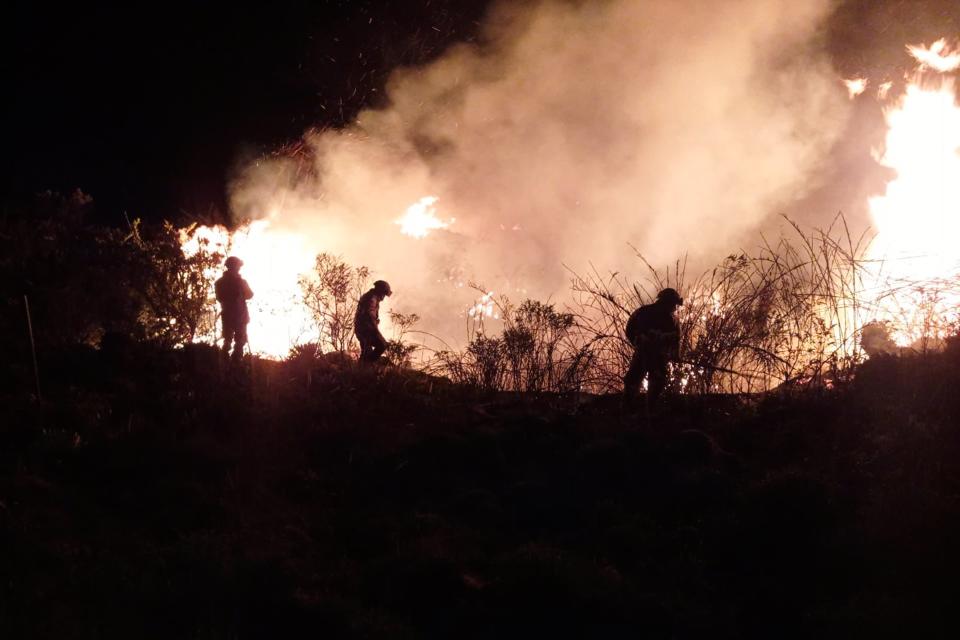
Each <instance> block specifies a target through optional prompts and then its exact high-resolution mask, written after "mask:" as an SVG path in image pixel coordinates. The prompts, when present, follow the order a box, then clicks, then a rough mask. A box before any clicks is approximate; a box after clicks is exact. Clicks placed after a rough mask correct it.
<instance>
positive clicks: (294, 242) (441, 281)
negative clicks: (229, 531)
mask: <svg viewBox="0 0 960 640" xmlns="http://www.w3.org/2000/svg"><path fill="white" fill-rule="evenodd" d="M908 51H909V53H910V55H912V56H913V58H914V59H915V60H916V61H917V64H918V67H917V68H916V69H915V70H914V71H913V72H912V73H911V74H910V75H909V76H908V77H907V78H906V79H905V82H904V83H903V85H900V84H895V83H894V82H891V81H888V80H886V79H884V81H883V82H880V83H877V84H876V86H874V85H873V81H872V80H869V79H866V78H858V79H854V80H846V81H844V82H843V83H838V84H837V90H838V92H842V91H843V89H842V87H843V86H844V84H845V86H846V90H847V92H848V95H849V98H850V99H855V98H856V99H862V98H858V96H862V97H863V98H866V97H868V96H874V97H875V98H876V99H877V100H880V101H881V102H883V103H884V105H885V106H884V114H885V119H886V124H887V127H888V131H887V134H886V143H885V145H884V147H883V149H881V150H878V151H877V152H876V159H877V161H878V162H880V163H881V164H882V165H884V166H886V167H889V168H890V169H892V170H893V171H894V173H895V175H894V177H893V178H892V179H891V180H890V182H889V184H888V185H887V187H886V191H885V193H883V194H882V195H878V196H876V197H873V198H871V199H870V200H869V203H868V204H869V211H870V215H871V217H872V227H873V231H874V233H875V236H874V237H873V239H872V241H871V242H870V243H869V244H868V245H867V246H866V248H865V249H864V251H863V253H862V254H861V255H858V256H856V257H857V258H858V259H859V260H862V261H863V264H864V265H866V267H865V274H866V275H865V276H864V278H863V280H862V281H861V283H860V288H859V289H858V290H857V291H856V292H855V296H856V297H857V299H858V300H857V304H858V305H861V307H862V308H865V309H866V308H869V309H870V311H869V313H863V312H859V311H858V312H857V314H856V319H855V323H856V324H857V325H858V326H856V327H854V332H859V331H860V330H862V328H863V326H864V325H865V324H866V323H867V322H873V323H875V324H877V323H879V324H882V325H883V326H885V327H886V331H888V333H889V335H890V336H891V337H892V339H893V341H894V342H895V343H896V344H898V345H900V346H907V345H910V344H911V343H913V342H915V341H916V340H917V339H918V338H921V337H924V336H926V337H935V338H940V337H942V334H943V332H944V331H945V329H944V327H946V325H947V324H948V322H947V320H948V319H949V318H950V317H951V316H950V314H951V312H952V309H953V308H954V307H955V306H956V305H957V303H958V300H957V299H956V297H955V296H954V295H953V294H951V293H950V292H949V290H948V289H949V287H948V286H947V285H946V283H948V282H949V281H950V279H951V278H953V277H955V275H956V269H957V266H958V263H960V242H958V238H960V107H958V105H957V96H956V87H955V83H954V78H953V75H952V73H953V72H954V71H956V70H957V69H958V67H960V52H958V51H957V50H956V49H954V48H952V47H951V46H950V44H949V43H948V42H947V41H946V40H941V41H938V42H936V43H934V44H932V45H930V46H920V45H911V46H909V47H908ZM381 125H382V123H381ZM322 144H323V145H326V146H324V147H323V148H324V149H327V147H329V146H330V143H329V142H323V143H322ZM337 144H340V143H339V142H338V143H337ZM351 144H353V143H352V142H351ZM724 144H725V143H724ZM378 161H379V160H378ZM345 170H346V168H343V169H340V171H345ZM365 170H366V169H365ZM705 170H706V171H708V172H709V171H710V170H711V169H709V168H708V169H705ZM371 171H372V169H371ZM330 172H331V173H334V174H336V173H337V170H330ZM349 180H350V179H349V178H347V181H349ZM368 180H369V176H363V177H358V178H357V184H361V185H365V184H366V183H367V181H368ZM411 183H412V184H414V185H419V188H420V189H421V190H420V193H419V194H415V193H412V192H411V188H417V187H411V186H410V185H411ZM741 186H742V185H741ZM568 187H569V185H558V186H557V187H556V188H557V189H558V190H560V191H563V190H564V189H568ZM459 188H460V190H461V191H464V190H467V191H469V189H467V188H466V187H464V186H463V185H460V187H459ZM431 191H432V189H431V187H430V180H429V177H428V176H426V175H425V173H424V172H417V174H416V178H415V179H413V180H406V181H405V184H404V186H403V188H402V189H395V190H394V191H391V193H390V196H389V197H388V198H386V201H387V202H391V203H394V208H392V209H390V208H386V209H383V210H380V211H379V212H378V213H377V214H376V215H375V216H372V215H371V214H370V213H369V211H368V208H367V207H365V206H364V205H363V204H361V203H358V202H357V201H356V197H357V194H356V193H351V194H350V195H351V197H350V198H342V199H343V200H344V201H345V202H348V203H349V202H353V203H354V206H356V207H357V212H354V211H351V210H349V207H348V206H347V207H346V210H345V212H344V213H343V215H342V216H341V219H340V221H339V222H338V225H339V226H338V227H337V228H336V230H335V231H330V232H329V233H330V234H331V235H330V236H329V237H336V238H338V239H342V238H344V237H349V236H351V235H362V234H366V233H369V234H372V238H373V239H372V240H371V243H372V244H375V245H377V246H374V247H373V248H372V249H371V251H370V252H369V253H368V254H367V255H368V256H377V255H378V253H377V252H378V251H379V250H380V249H379V248H378V247H380V248H384V247H391V250H393V249H395V248H396V247H402V251H403V252H406V255H407V258H404V259H403V260H406V261H411V262H416V263H417V264H418V265H419V266H418V268H420V269H421V270H432V272H431V276H430V277H431V278H432V279H431V280H430V282H433V283H435V284H436V286H437V287H438V289H439V291H438V293H437V294H435V296H434V298H443V297H451V298H453V296H452V295H451V294H449V292H450V291H459V292H460V293H459V294H458V295H457V296H456V297H455V299H453V301H452V302H450V303H449V304H446V305H445V306H443V305H440V306H436V307H433V308H432V309H431V310H436V309H442V313H444V314H447V315H449V316H451V317H445V318H444V320H443V322H434V321H433V320H432V319H431V318H430V317H429V316H428V315H427V314H426V313H423V311H422V310H420V309H413V310H416V311H418V312H420V313H421V316H422V317H423V320H424V324H425V326H426V327H425V328H427V329H430V330H434V327H443V328H448V327H450V326H456V324H457V323H470V322H471V321H475V320H476V319H478V318H480V319H482V318H488V319H491V320H498V319H499V310H498V308H497V307H496V305H495V302H494V300H495V299H494V294H493V293H492V292H488V291H487V289H486V288H480V287H479V286H476V287H475V289H476V290H474V289H471V287H469V286H466V285H467V284H468V281H474V280H475V281H477V282H480V281H483V280H484V278H485V277H486V276H488V275H489V276H490V277H493V278H495V279H496V281H497V282H499V283H506V286H505V288H506V289H507V291H509V292H518V291H524V292H525V291H526V287H527V283H526V282H525V281H524V276H523V274H519V273H516V272H510V271H509V270H507V269H506V268H504V269H505V270H504V271H502V272H500V273H486V272H482V271H481V272H479V273H477V271H476V270H473V271H471V272H470V273H465V270H464V266H463V263H460V262H458V259H457V258H458V256H459V255H461V254H466V253H467V252H468V250H467V249H465V248H464V247H465V246H467V243H468V242H469V243H471V244H470V248H469V251H470V252H473V254H474V255H476V253H477V252H480V251H483V249H484V247H492V246H494V245H493V243H494V242H496V243H498V244H497V246H498V249H497V250H496V252H495V255H496V256H497V257H496V258H493V259H491V260H489V261H487V262H485V263H484V264H486V265H487V266H488V267H489V265H491V264H499V263H501V262H502V263H504V264H506V263H508V262H509V261H510V259H511V253H519V252H521V251H526V252H530V251H531V247H537V246H539V245H538V243H539V242H540V240H539V239H538V237H537V236H536V235H535V233H537V232H539V233H541V234H544V236H545V237H546V236H550V235H551V234H553V233H557V234H561V233H563V234H566V235H567V236H570V238H565V240H564V242H565V244H563V245H561V246H565V247H571V246H577V245H576V242H577V240H576V237H577V233H576V232H574V233H573V234H572V235H571V233H570V232H569V230H564V229H566V227H563V228H560V227H557V228H556V229H554V228H552V227H551V226H549V225H548V226H544V225H542V224H540V225H539V226H537V227H536V228H535V229H533V230H528V229H527V228H526V226H525V225H521V224H520V223H519V220H509V219H506V220H505V219H504V218H503V217H500V218H499V219H497V218H494V219H492V220H489V221H487V222H486V228H481V227H480V226H478V224H477V223H476V221H473V222H472V224H471V223H469V222H467V223H461V222H458V220H459V219H461V218H462V217H463V216H462V215H459V214H458V215H457V216H456V217H455V216H454V215H451V214H452V213H455V212H462V211H464V209H463V207H462V204H460V205H459V206H458V203H457V200H456V199H455V198H454V199H452V200H450V202H449V203H448V200H447V198H446V196H445V195H444V194H446V193H449V189H438V192H439V193H440V195H439V196H438V195H434V194H433V193H431ZM570 192H571V193H576V192H575V191H573V190H570ZM288 195H289V194H288V193H287V192H285V193H283V196H282V197H277V196H276V194H272V195H270V196H268V197H267V198H261V199H260V201H261V202H264V201H269V200H270V198H273V199H274V200H275V201H276V202H279V203H280V204H279V205H273V206H271V207H270V208H269V211H268V212H267V213H266V215H263V217H260V218H258V219H256V220H253V221H252V222H247V223H244V224H241V225H240V226H238V227H237V228H236V229H234V230H232V231H230V230H228V229H226V228H225V227H219V226H218V227H204V226H201V227H196V228H193V229H191V230H189V232H185V233H184V235H183V249H184V251H185V252H186V253H188V254H189V253H191V252H195V251H197V250H199V249H200V248H201V246H203V247H206V248H207V249H210V248H212V249H214V250H216V251H218V252H219V253H222V254H223V255H237V256H239V257H241V258H242V259H243V260H244V261H245V263H246V265H247V266H246V267H245V269H244V272H243V273H244V275H245V277H246V278H247V279H248V280H249V282H250V284H251V286H252V288H253V290H254V292H255V298H254V300H253V304H252V313H251V316H252V321H251V327H250V336H251V349H252V351H254V352H255V353H257V354H260V355H263V356H267V357H274V358H280V357H284V356H286V355H287V354H288V353H289V352H290V350H291V348H292V347H294V346H296V345H299V344H305V343H310V342H316V341H317V340H318V331H319V329H318V327H317V323H316V319H315V318H314V316H313V315H312V314H311V312H310V310H309V309H308V307H307V306H306V305H305V304H304V301H303V292H302V288H301V284H300V281H301V279H302V278H303V277H304V276H305V275H308V274H309V273H310V271H311V269H312V267H313V265H314V261H315V257H316V254H317V253H320V252H323V251H331V252H332V253H334V254H335V255H339V254H340V251H339V249H340V246H342V243H341V244H337V245H335V246H330V247H327V246H326V245H325V243H324V236H323V234H318V233H315V232H309V233H308V232H306V231H301V230H298V226H297V225H287V224H284V220H285V216H288V217H290V218H293V217H294V214H288V212H287V209H288V208H289V206H288V202H289V201H288V199H287V196H288ZM503 195H504V194H500V193H498V194H496V198H497V199H500V198H502V197H503ZM324 197H325V196H324ZM563 197H564V198H566V200H565V202H567V204H569V205H570V206H571V207H573V208H574V210H576V207H578V206H580V205H581V203H580V200H579V199H578V198H580V197H584V198H586V197H587V196H576V195H564V196H563ZM401 200H403V201H404V204H403V205H402V206H400V205H398V204H396V203H399V202H400V201H401ZM320 201H323V197H321V198H320V200H318V202H320ZM476 201H477V202H485V203H487V204H488V205H489V203H490V202H492V200H491V199H490V197H488V196H487V195H484V196H483V197H477V200H476ZM601 201H602V200H601ZM758 201H762V199H760V200H758ZM377 202H378V203H381V204H380V205H378V206H382V203H383V202H384V198H382V197H378V198H377ZM461 203H462V200H461ZM681 204H682V203H681ZM441 205H443V206H441ZM318 206H320V205H318ZM322 206H324V207H326V206H327V205H326V204H324V205H322ZM339 206H341V208H343V207H344V206H346V205H342V204H341V205H339ZM293 207H294V208H295V209H296V210H297V213H296V216H297V217H298V219H307V218H309V217H310V213H309V207H310V205H309V203H307V204H306V205H305V204H304V198H302V197H300V198H295V204H294V205H293ZM248 210H249V208H248ZM576 215H580V214H579V213H577V214H576ZM352 216H355V217H356V219H357V220H358V222H357V223H356V226H354V227H351V226H350V223H349V222H344V220H347V221H349V220H350V219H351V217H352ZM320 217H323V216H322V215H319V214H318V218H320ZM361 219H362V220H363V223H360V222H359V220H361ZM372 219H373V220H377V219H378V220H379V223H378V224H379V227H378V228H377V229H376V230H374V231H370V229H369V224H370V221H371V220H372ZM661 224H662V221H659V222H656V223H654V224H652V225H648V228H651V227H652V228H653V229H654V231H656V230H657V229H659V228H660V227H659V226H657V225H661ZM586 233H587V236H585V238H587V237H589V238H593V237H595V236H596V233H597V231H596V230H595V229H591V230H589V231H587V232H586ZM651 233H652V232H651ZM609 235H611V236H615V237H611V238H610V239H609V240H608V241H607V244H605V245H604V246H607V247H609V246H615V245H616V244H617V243H618V242H620V243H623V244H624V245H626V241H628V240H629V239H630V236H629V235H625V236H621V235H618V233H617V231H616V230H611V231H610V234H609ZM349 246H350V247H355V246H356V244H351V245H349ZM642 248H643V247H641V249H642ZM681 249H682V247H681ZM384 250H386V249H384ZM395 253H396V251H394V254H395ZM438 256H439V257H438ZM353 257H354V256H350V255H348V256H345V258H346V259H350V258H353ZM546 257H547V258H550V257H556V258H558V263H562V262H564V258H563V256H551V255H550V254H546ZM574 257H575V258H579V257H580V256H574ZM601 257H602V256H598V258H601ZM659 257H660V255H659V254H655V258H659ZM441 258H442V259H441ZM543 258H544V256H539V255H536V254H532V255H531V256H530V261H531V262H534V263H536V262H537V261H540V260H542V259H543ZM365 260H366V259H365V258H362V257H361V259H360V261H359V262H358V263H359V264H363V263H364V262H365ZM403 260H401V261H399V262H398V260H393V261H392V263H391V264H392V265H394V266H393V268H394V271H392V272H390V273H384V272H383V271H380V270H378V269H377V266H376V265H371V266H372V267H373V272H372V273H371V274H370V275H371V278H370V280H372V279H374V278H376V277H385V278H389V279H391V280H395V279H396V275H395V273H396V265H398V264H403ZM612 267H613V265H611V268H612ZM216 276H217V274H215V273H211V274H209V277H210V279H211V280H212V279H213V278H215V277H216ZM401 276H402V273H401ZM393 284H394V288H395V290H397V291H399V292H401V296H402V292H403V291H404V289H405V287H407V286H410V287H413V286H417V287H422V286H423V281H422V280H421V281H418V282H416V283H412V282H409V283H408V282H403V281H400V282H397V281H394V282H393ZM498 288H499V286H498ZM546 293H547V295H553V294H555V293H557V292H556V291H555V290H553V291H549V290H548V291H546ZM710 295H711V296H713V298H712V299H714V300H717V294H716V293H715V292H713V293H711V294H710ZM423 299H429V296H426V297H424V296H423V295H421V296H420V298H418V301H419V300H423ZM448 302H449V301H448ZM560 303H561V306H562V301H560ZM718 304H720V303H718ZM841 306H845V307H846V303H842V304H841ZM211 307H213V305H211ZM851 308H852V306H851ZM452 316H456V317H455V318H454V317H452ZM934 317H936V318H938V320H937V321H936V322H935V323H934V324H935V325H936V326H933V325H932V324H931V318H934ZM388 325H389V321H388V320H387V321H386V322H385V329H386V330H385V333H388V332H389V326H388ZM441 337H442V338H443V339H447V338H448V336H441ZM216 339H217V336H216V335H212V334H211V335H201V336H197V340H200V341H206V342H213V341H216ZM453 339H454V340H456V337H453Z"/></svg>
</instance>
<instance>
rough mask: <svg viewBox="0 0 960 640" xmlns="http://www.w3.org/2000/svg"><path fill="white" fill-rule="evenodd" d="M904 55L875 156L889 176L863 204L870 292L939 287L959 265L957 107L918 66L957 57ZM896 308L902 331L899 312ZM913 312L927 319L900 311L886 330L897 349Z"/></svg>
mask: <svg viewBox="0 0 960 640" xmlns="http://www.w3.org/2000/svg"><path fill="white" fill-rule="evenodd" d="M910 51H911V53H912V54H913V55H914V56H915V57H916V58H917V60H919V61H920V62H921V63H922V65H921V67H920V71H918V72H917V74H916V75H915V77H914V78H912V80H911V81H910V82H909V83H908V85H907V87H906V92H905V93H904V94H903V96H901V97H900V98H899V99H898V101H897V102H896V103H895V104H894V105H892V107H890V108H888V109H886V111H885V118H886V121H887V124H888V127H889V130H888V132H887V137H886V145H885V148H884V150H883V153H882V155H881V156H880V157H879V158H878V160H879V161H880V162H881V163H882V164H883V165H885V166H887V167H890V168H892V169H894V170H895V171H896V172H897V175H896V177H895V178H894V179H893V180H892V181H891V182H890V183H889V184H888V185H887V189H886V193H885V194H884V195H883V196H880V197H875V198H871V200H870V202H869V204H870V212H871V216H872V218H873V221H874V223H875V225H876V228H877V232H878V233H877V237H876V239H875V241H874V243H873V245H872V246H871V250H870V256H869V257H870V258H872V259H874V260H877V261H879V264H880V266H879V270H878V273H877V275H876V280H877V282H876V286H877V287H878V289H880V288H887V289H888V288H889V287H890V285H891V283H892V284H893V285H894V286H904V285H913V284H916V283H927V284H929V283H932V282H934V281H937V280H938V279H939V280H940V281H941V282H942V279H943V278H945V277H946V276H948V275H950V274H951V273H952V271H953V270H954V269H955V268H956V266H957V265H958V263H960V248H958V247H960V245H958V243H957V238H958V237H960V235H958V234H960V107H958V106H957V102H956V93H955V89H954V82H953V79H952V78H944V77H934V78H930V77H927V76H924V75H923V73H924V71H925V70H926V69H934V70H937V71H943V70H950V69H954V68H957V66H958V65H960V54H957V53H952V52H950V50H949V49H948V48H947V46H946V44H945V41H943V40H940V41H938V42H936V43H934V44H933V45H932V46H931V47H930V48H929V49H924V48H922V47H910ZM925 297H927V296H926V294H925ZM948 302H949V303H951V304H952V303H954V302H955V301H949V300H944V299H943V297H942V296H938V299H937V302H936V304H937V305H938V307H939V308H938V309H937V310H934V311H935V312H936V315H942V313H941V312H943V313H945V312H946V309H947V308H948V307H947V306H946V305H947V303H948ZM926 303H927V304H929V298H928V297H927V301H926ZM898 304H899V305H900V307H901V308H900V309H899V310H898V312H897V314H896V315H898V316H899V320H901V323H899V324H900V326H901V327H902V326H903V323H902V321H903V320H904V317H903V316H904V311H903V309H902V302H901V303H898ZM918 304H919V303H918ZM918 312H920V313H922V314H930V313H931V309H929V308H927V309H914V310H910V311H909V312H908V315H910V316H911V317H909V318H906V321H907V328H903V329H899V330H897V331H895V332H894V339H895V340H896V341H897V342H898V344H901V345H905V344H907V343H909V342H911V341H912V340H913V339H914V338H915V337H916V336H915V335H912V333H915V331H911V330H910V325H915V324H916V322H917V319H916V315H917V313H918ZM889 315H893V314H892V313H891V314H889Z"/></svg>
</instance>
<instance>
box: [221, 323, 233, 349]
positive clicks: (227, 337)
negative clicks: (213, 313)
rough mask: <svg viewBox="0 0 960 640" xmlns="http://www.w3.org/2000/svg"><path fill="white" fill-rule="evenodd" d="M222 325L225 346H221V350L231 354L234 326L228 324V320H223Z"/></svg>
mask: <svg viewBox="0 0 960 640" xmlns="http://www.w3.org/2000/svg"><path fill="white" fill-rule="evenodd" d="M222 326H223V347H221V350H222V351H223V353H224V355H229V354H230V345H231V344H233V326H232V325H229V324H227V322H226V321H223V323H222Z"/></svg>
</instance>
